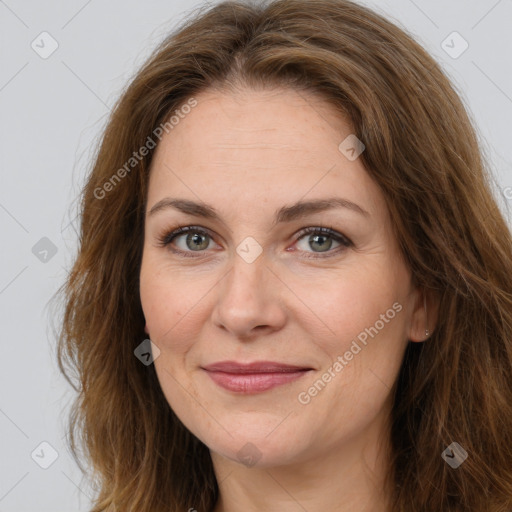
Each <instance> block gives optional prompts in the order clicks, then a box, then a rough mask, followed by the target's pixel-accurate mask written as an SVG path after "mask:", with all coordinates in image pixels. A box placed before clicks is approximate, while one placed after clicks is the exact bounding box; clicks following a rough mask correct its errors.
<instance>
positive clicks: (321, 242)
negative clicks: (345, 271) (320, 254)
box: [313, 235, 330, 249]
mask: <svg viewBox="0 0 512 512" xmlns="http://www.w3.org/2000/svg"><path fill="white" fill-rule="evenodd" d="M328 238H329V237H327V236H324V235H313V243H315V244H319V245H320V249H322V247H323V248H324V249H325V247H327V249H329V247H330V244H325V241H326V240H327V239H328Z"/></svg>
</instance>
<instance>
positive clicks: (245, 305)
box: [59, 0, 512, 512]
mask: <svg viewBox="0 0 512 512" xmlns="http://www.w3.org/2000/svg"><path fill="white" fill-rule="evenodd" d="M489 179H490V174H489V173H488V171H486V167H485V163H484V162H483V161H482V157H481V155H480V151H479V147H478V143H477V138H476V135H475V131H474V129H473V127H472V125H471V122H470V120H469V118H468V115H467V113H466V111H465V109H464V107H463V105H462V103H461V101H460V99H459V97H458V96H457V94H456V93H455V92H454V89H453V88H452V86H451V85H450V83H449V81H448V79H447V78H446V76H445V75H444V74H443V72H442V71H441V69H440V68H439V66H438V65H437V64H436V63H435V61H434V60H433V59H432V58H431V57H429V56H428V55H427V54H426V52H425V51H424V50H423V49H422V48H421V47H420V46H418V44H417V43H415V42H414V41H413V40H412V39H411V38H410V37H409V36H408V35H407V34H405V33H404V32H403V31H402V30H400V29H399V28H397V27H396V26H394V25H393V24H391V23H390V22H388V21H386V20H385V19H383V18H382V17H380V16H379V15H377V14H375V13H373V12H371V11H370V10H368V9H366V8H364V7H361V6H358V5H357V4H355V3H352V2H350V1H347V0H320V1H315V2H310V1H305V0H278V1H276V2H273V3H269V4H267V5H263V6H257V5H249V4H244V3H235V2H225V3H221V4H219V5H217V6H215V7H211V8H209V9H208V10H206V11H205V12H203V13H201V14H200V15H198V16H196V17H195V18H194V19H192V20H190V21H189V22H188V23H187V24H186V25H185V26H183V27H181V28H180V30H179V31H177V32H176V33H175V34H172V35H171V36H170V37H169V38H168V40H166V41H165V42H164V43H163V44H162V45H161V47H160V48H158V49H157V51H156V52H155V53H154V55H153V56H152V57H151V58H150V59H149V61H148V62H147V63H146V64H145V65H144V66H143V68H142V69H141V70H140V72H139V73H138V74H137V76H136V77H135V79H134V80H133V82H132V83H131V85H130V86H129V88H128V89H127V90H126V92H125V93H124V95H123V96H122V98H121V99H120V101H119V103H118V104H117V106H116V108H115V109H114V112H113V114H112V117H111V119H110V122H109V124H108V127H107V129H106V131H105V134H104V137H103V142H102V144H101V147H100V149H99V151H98V155H97V159H96V161H95V163H94V167H93V169H92V172H91V173H90V176H89V179H88V182H87V184H86V187H85V189H84V191H83V202H82V223H81V236H80V248H79V253H78V256H77V259H76V262H75V264H74V267H73V270H72V272H71V274H70V277H69V280H68V282H67V283H66V287H65V290H64V291H65V294H66V295H65V300H66V311H65V317H64V324H63V329H62V334H61V338H60V342H59V365H60V367H61V370H62V371H63V372H65V373H66V374H67V372H68V370H67V369H65V364H66V362H67V363H69V364H70V365H71V366H72V367H73V368H75V369H76V370H77V371H78V375H79V377H80V383H79V385H77V386H76V389H77V390H78V391H79V397H78V399H77V401H76V403H75V407H74V409H73V413H72V416H71V426H70V430H71V445H72V449H73V450H74V451H75V453H78V444H79V442H80V444H83V446H84V448H85V453H84V455H85V457H86V458H87V459H88V460H89V461H90V462H91V464H92V468H91V472H92V476H94V477H95V478H96V481H97V483H98V487H99V495H98V498H97V500H96V502H95V506H94V509H93V511H94V512H100V511H114V510H115V511H123V512H125V511H126V512H128V511H132V510H133V511H135V510H137V511H138V512H145V511H147V512H149V511H151V512H156V511H166V512H169V511H178V510H180V511H181V510H189V511H191V510H197V511H199V512H210V511H214V512H231V511H234V510H280V511H291V510H308V511H309V512H315V511H319V510H335V511H339V512H345V511H353V510H358V511H366V510H368V511H370V510H371V511H374V512H375V511H378V512H380V511H382V512H384V511H386V512H388V511H403V512H406V511H407V512H410V511H433V510H436V511H441V512H444V511H446V512H448V511H482V512H483V511H486V512H491V511H493V512H498V511H505V510H508V509H511V508H512V341H511V340H512V258H511V257H512V243H511V242H512V240H511V235H510V231H509V229H508V227H507V225H506V222H505V221H504V219H503V216H502V215H501V213H500V211H499V208H498V206H497V204H496V202H495V200H494V198H493V196H492V193H491V191H490V186H489ZM323 253H325V254H323Z"/></svg>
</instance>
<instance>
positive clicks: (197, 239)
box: [187, 233, 208, 250]
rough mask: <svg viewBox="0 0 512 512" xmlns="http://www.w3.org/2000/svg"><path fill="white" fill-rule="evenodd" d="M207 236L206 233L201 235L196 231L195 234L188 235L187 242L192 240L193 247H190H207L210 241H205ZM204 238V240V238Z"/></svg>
mask: <svg viewBox="0 0 512 512" xmlns="http://www.w3.org/2000/svg"><path fill="white" fill-rule="evenodd" d="M205 238H206V237H205V236H204V235H200V234H199V233H195V234H193V235H189V236H188V237H187V242H188V241H192V244H193V247H189V248H190V249H193V250H195V249H205V248H206V247H208V242H206V244H205V242H204V239H205ZM202 239H203V240H202Z"/></svg>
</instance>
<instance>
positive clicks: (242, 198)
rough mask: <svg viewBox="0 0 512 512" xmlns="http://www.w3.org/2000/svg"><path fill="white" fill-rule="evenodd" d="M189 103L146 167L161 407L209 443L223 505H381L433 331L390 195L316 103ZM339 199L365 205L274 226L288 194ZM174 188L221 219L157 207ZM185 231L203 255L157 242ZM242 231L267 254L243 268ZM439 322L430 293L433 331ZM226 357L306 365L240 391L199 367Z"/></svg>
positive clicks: (223, 96)
mask: <svg viewBox="0 0 512 512" xmlns="http://www.w3.org/2000/svg"><path fill="white" fill-rule="evenodd" d="M196 99H197V101H198V104H197V106H195V107H194V108H193V109H192V110H191V112H190V113H189V114H187V115H186V116H185V117H184V119H182V120H180V122H179V124H177V125H176V126H175V127H174V129H173V130H172V131H170V132H169V133H168V134H166V135H164V137H163V138H162V140H161V142H160V143H159V145H158V148H157V150H156V153H155V156H154V159H153V162H152V168H151V173H150V179H149V189H148V201H147V214H146V221H145V240H144V251H143V259H142V266H141V273H140V298H141V303H142V307H143V311H144V315H145V318H146V322H147V327H146V329H147V332H148V334H149V335H150V337H151V340H152V341H153V342H154V344H155V345H156V346H158V348H159V349H160V351H161V353H160V355H159V357H157V358H156V360H155V363H154V364H155V369H156V372H157V375H158V379H159V382H160V385H161V387H162V390H163V392H164V394H165V396H166V398H167V401H168V402H169V405H170V406H171V407H172V409H173V410H174V411H175V412H176V414H177V415H178V417H179V418H180V419H181V421H182V422H183V423H184V424H185V426H186V427H187V428H188V429H189V430H190V431H191V432H192V433H193V434H194V435H195V436H197V437H198V438H199V439H200V440H201V441H203V442H204V443H205V444H206V445H207V446H208V447H209V448H210V452H211V455H212V460H213V464H214V469H215V474H216V477H217V481H218V482H219V488H220V499H219V501H218V502H217V504H216V507H215V509H214V511H215V512H234V511H239V510H245V511H259V510H267V511H274V510H275V511H281V512H282V511H285V512H287V511H297V510H304V509H305V510H307V511H308V512H315V511H318V512H319V511H324V510H336V511H339V512H344V511H353V510H359V511H365V510H368V511H369V510H371V511H373V512H375V511H377V512H379V511H387V510H389V504H387V498H388V495H389V489H386V488H385V487H384V485H383V481H384V480H383V479H384V476H385V475H386V474H387V464H388V462H389V459H388V457H389V443H388V439H389V421H388V418H389V411H390V408H391V404H392V401H391V388H392V386H393V384H394V382H395V381H396V378H397V375H398V371H399V369H400V364H401V361H402V357H403V354H404V350H405V348H406V345H407V343H408V342H409V340H410V341H424V340H425V338H426V336H425V328H426V316H425V309H424V302H423V299H424V297H423V294H422V291H421V290H419V289H416V288H414V287H413V285H412V283H411V274H410V271H409V269H408V268H407V266H406V265H405V263H404V260H403V258H402V256H401V253H400V251H399V248H398V245H397V241H396V239H395V237H394V235H393V232H392V229H391V227H392V226H391V220H390V217H389V213H388V209H387V206H386V203H385V201H384V197H383V195H382V193H381V191H380V189H379V187H378V186H377V185H376V184H375V182H373V180H372V179H371V178H370V176H369V175H368V173H367V172H366V170H365V169H364V167H363V164H362V162H361V159H360V158H358V159H356V160H354V161H350V160H349V159H347V158H346V157H345V155H344V154H342V152H341V151H340V150H339V149H338V146H339V144H340V142H342V141H343V140H344V139H345V138H346V137H347V136H348V135H350V134H351V133H352V129H351V127H350V125H349V124H348V122H347V120H345V119H343V118H342V117H341V116H340V115H339V114H338V113H336V111H335V110H334V109H333V107H332V106H330V105H329V104H328V103H326V102H324V100H323V99H321V98H318V97H316V96H314V95H312V94H311V93H304V92H298V91H294V90H291V89H272V90H271V89H266V90H253V89H248V88H243V89H239V90H237V91H236V92H233V91H229V92H227V91H219V90H208V91H206V92H203V93H201V94H199V95H197V96H196ZM333 196H336V197H340V198H344V199H347V200H349V201H352V202H354V203H356V204H357V205H359V206H360V207H361V208H363V209H364V210H366V211H367V212H368V214H369V215H368V216H365V215H362V214H360V213H357V212H356V211H353V210H351V209H348V208H336V209H330V210H327V211H323V212H317V213H312V214H308V215H307V216H306V217H303V218H300V219H295V220H292V221H290V222H285V223H281V224H277V225H275V224H273V221H274V215H275V212H276V211H277V210H278V209H279V208H281V207H283V206H289V205H291V204H293V203H295V202H296V201H299V200H314V199H322V198H327V197H333ZM166 197H173V198H182V199H188V200H192V201H196V202H204V203H208V204H209V205H211V206H212V207H213V208H215V209H216V210H217V211H218V212H219V215H220V216H221V219H222V220H221V221H218V220H212V219H208V218H203V217H196V216H192V215H190V214H186V213H183V212H180V211H178V210H177V209H175V208H172V207H168V208H163V209H161V210H159V211H158V212H156V213H154V214H151V215H150V214H149V211H150V210H151V208H152V207H153V206H154V205H155V204H156V203H158V202H159V201H160V200H162V199H164V198H166ZM179 226H199V227H201V228H203V229H206V230H207V231H209V233H210V235H211V236H210V237H208V236H207V237H206V238H205V239H204V244H203V246H202V247H204V248H202V249H201V250H199V251H197V250H196V251H194V250H193V249H194V245H193V243H191V242H190V241H189V243H188V245H187V233H185V234H182V235H179V236H178V237H177V238H175V239H174V241H173V242H172V243H171V246H172V247H174V248H178V249H181V250H183V251H188V253H189V254H191V255H192V257H184V256H182V255H179V254H175V253H173V252H172V251H171V249H170V246H167V247H164V246H162V245H161V244H159V237H160V236H161V235H162V234H166V233H168V232H170V231H172V230H173V229H175V228H176V227H179ZM310 226H312V227H319V226H320V227H327V228H332V229H333V230H334V231H336V232H337V233H340V234H341V235H343V236H345V237H347V238H348V239H349V240H350V241H351V242H352V243H353V245H352V246H349V247H343V246H341V245H340V244H339V243H337V242H336V241H335V240H333V239H331V238H328V239H327V243H325V241H324V245H323V246H321V247H324V249H323V251H324V252H323V251H322V248H321V247H320V248H319V245H318V244H315V243H314V236H312V235H310V234H305V235H301V233H300V232H301V230H302V229H303V228H306V227H310ZM196 236H197V235H196ZM249 236H250V237H252V238H253V239H255V240H256V241H257V243H258V244H259V246H260V247H261V249H262V253H261V254H260V255H259V257H258V258H257V259H255V261H253V262H251V263H248V262H247V261H246V260H245V259H244V258H243V257H241V256H240V255H239V254H238V253H237V251H236V249H237V247H238V246H239V244H240V243H241V242H242V241H244V240H245V239H246V237H249ZM331 241H332V242H331ZM199 243H201V240H199ZM329 243H331V244H332V245H331V246H330V248H329V249H328V250H327V251H326V246H328V244H329ZM340 248H341V250H340ZM251 250H252V249H251ZM325 251H326V252H325ZM329 254H330V256H328V255H329ZM307 256H312V258H308V257H307ZM315 256H316V258H315V259H313V258H314V257H315ZM396 303H398V304H399V305H400V306H401V311H400V312H398V313H396V315H395V316H394V318H393V319H392V320H389V321H388V322H386V323H385V324H384V327H383V328H382V329H380V330H379V331H378V334H377V335H375V336H374V337H368V342H367V344H366V345H365V346H362V349H361V350H360V351H359V352H358V353H357V354H356V355H354V356H353V358H352V359H351V360H350V361H346V362H347V364H346V366H345V365H344V367H343V369H342V370H341V371H339V372H338V373H336V372H333V373H334V374H335V377H333V378H332V379H331V381H330V382H328V383H326V385H325V387H324V388H322V389H321V391H319V392H317V394H316V395H315V396H310V401H309V402H308V403H307V404H304V403H301V402H300V401H299V400H298V396H299V394H300V393H301V392H302V393H304V392H307V391H308V389H309V388H310V387H311V386H312V385H313V383H315V382H316V381H318V379H321V377H322V375H323V374H324V373H325V372H326V371H328V369H329V368H331V369H332V366H333V363H334V362H335V361H337V360H338V359H337V358H338V356H343V355H344V354H345V353H346V352H347V351H349V349H350V347H351V343H352V342H353V341H354V340H355V339H357V336H358V334H360V333H361V332H363V331H364V330H365V328H369V327H371V326H374V325H376V321H378V320H379V319H380V318H381V315H382V314H385V313H386V311H387V310H389V309H390V308H392V306H393V304H396ZM435 316H436V312H435V311H433V305H432V304H431V303H430V301H429V303H428V320H429V325H428V327H429V329H430V331H432V330H433V328H434V325H433V323H434V322H435ZM359 345H361V344H359ZM224 360H235V361H243V362H252V361H262V360H267V361H277V362H282V363H287V364H295V365H299V366H307V367H312V368H313V370H312V371H310V372H308V374H305V375H304V376H303V377H301V378H300V379H299V380H296V381H294V382H290V383H288V384H285V385H282V386H279V387H276V388H273V389H271V390H268V391H265V392H261V393H257V394H252V395H247V394H245V395H244V394H238V393H234V392H231V391H227V390H225V389H223V388H220V387H219V386H218V385H217V384H215V383H214V382H213V381H212V380H211V379H210V377H209V376H208V374H207V373H206V372H205V371H204V370H202V369H201V366H204V365H206V364H211V363H214V362H217V361H224ZM331 372H332V370H331ZM302 396H304V395H302ZM247 443H250V445H248V446H249V448H248V447H247ZM244 447H245V448H244ZM240 450H242V452H241V454H240ZM243 455H251V456H252V460H250V461H249V462H248V461H247V459H242V456H243ZM244 460H245V463H244ZM334 475H336V477H335V478H333V476H334Z"/></svg>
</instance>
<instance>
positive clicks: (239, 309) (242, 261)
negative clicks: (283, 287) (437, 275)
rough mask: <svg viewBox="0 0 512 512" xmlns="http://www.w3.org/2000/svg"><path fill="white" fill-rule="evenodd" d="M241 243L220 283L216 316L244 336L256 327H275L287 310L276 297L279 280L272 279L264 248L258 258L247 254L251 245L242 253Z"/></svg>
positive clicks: (236, 332)
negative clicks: (283, 309)
mask: <svg viewBox="0 0 512 512" xmlns="http://www.w3.org/2000/svg"><path fill="white" fill-rule="evenodd" d="M240 246H241V248H242V249H246V248H247V247H246V246H244V245H243V244H240ZM240 246H239V247H238V248H237V253H236V254H234V255H233V261H232V264H231V269H230V271H229V272H228V275H226V276H225V279H223V281H222V284H221V283H219V284H220V286H219V288H218V297H217V301H216V304H215V307H214V313H213V319H214V321H215V323H216V324H217V325H219V326H223V327H224V328H225V329H227V330H228V331H231V332H232V333H233V334H236V335H237V336H244V335H249V334H250V332H251V330H252V329H254V328H255V327H261V326H271V327H273V328H276V327H277V326H278V325H279V324H280V323H282V321H283V320H284V312H283V311H282V308H281V305H280V304H279V301H278V300H276V299H277V287H278V283H273V281H274V280H275V279H274V278H273V276H272V272H270V271H269V269H268V268H267V265H268V262H267V259H266V258H265V255H264V254H263V253H262V252H261V253H260V254H259V255H258V256H257V257H256V258H255V259H252V257H251V258H245V257H244V254H245V255H247V254H248V253H250V251H251V248H250V246H249V251H247V252H245V253H244V252H242V256H241V255H240V254H239V253H238V252H239V249H240ZM253 256H254V253H253Z"/></svg>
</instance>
